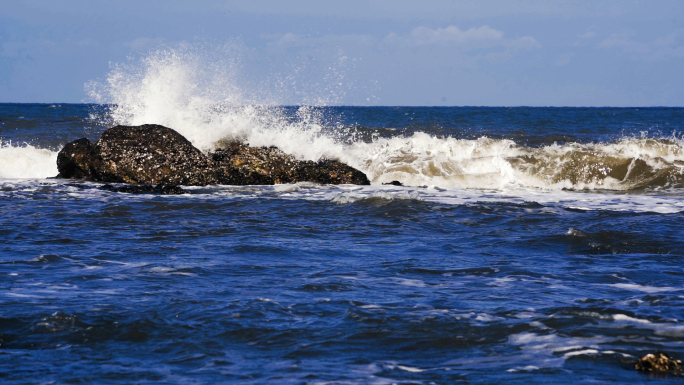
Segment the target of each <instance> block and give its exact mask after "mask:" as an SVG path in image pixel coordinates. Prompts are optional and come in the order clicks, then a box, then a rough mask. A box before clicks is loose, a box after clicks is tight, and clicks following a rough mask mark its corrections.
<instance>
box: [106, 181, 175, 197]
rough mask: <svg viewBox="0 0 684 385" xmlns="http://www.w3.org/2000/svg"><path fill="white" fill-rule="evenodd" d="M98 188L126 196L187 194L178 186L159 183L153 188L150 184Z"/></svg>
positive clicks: (107, 185)
mask: <svg viewBox="0 0 684 385" xmlns="http://www.w3.org/2000/svg"><path fill="white" fill-rule="evenodd" d="M100 188H101V189H103V190H109V191H113V192H121V193H128V194H160V195H179V194H186V193H187V191H185V190H183V189H182V188H180V187H179V186H175V185H167V184H161V183H160V184H158V185H156V186H153V185H151V184H129V185H124V186H112V185H111V184H106V185H103V186H102V187H100Z"/></svg>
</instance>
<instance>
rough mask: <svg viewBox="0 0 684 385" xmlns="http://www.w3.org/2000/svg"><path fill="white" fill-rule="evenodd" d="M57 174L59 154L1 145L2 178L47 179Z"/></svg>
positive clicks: (0, 163) (0, 169)
mask: <svg viewBox="0 0 684 385" xmlns="http://www.w3.org/2000/svg"><path fill="white" fill-rule="evenodd" d="M57 174H58V171H57V152H55V151H50V150H46V149H41V148H36V147H33V146H31V145H24V146H15V145H12V144H11V143H0V178H26V179H32V178H47V177H51V176H56V175H57Z"/></svg>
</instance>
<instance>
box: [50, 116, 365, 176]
mask: <svg viewBox="0 0 684 385" xmlns="http://www.w3.org/2000/svg"><path fill="white" fill-rule="evenodd" d="M223 147H224V148H221V149H218V150H216V151H215V152H213V153H210V154H204V153H202V152H201V151H200V150H199V149H197V148H195V147H194V146H193V145H192V144H191V143H190V142H189V141H188V140H187V139H185V137H183V136H182V135H180V134H179V133H178V132H176V131H174V130H172V129H170V128H168V127H164V126H160V125H151V124H148V125H142V126H116V127H113V128H110V129H108V130H107V131H105V132H104V134H102V137H101V138H100V139H99V140H98V141H97V143H95V145H93V144H91V143H90V142H89V141H88V140H87V139H79V140H76V141H74V142H71V143H69V144H67V145H66V146H65V147H64V149H62V151H60V153H59V155H58V160H57V168H58V170H59V175H58V177H61V178H86V179H91V180H95V181H101V182H111V183H131V184H147V185H167V186H168V185H170V186H177V185H186V186H205V185H208V184H224V185H270V184H279V183H296V182H305V181H306V182H316V183H326V184H364V185H367V184H370V181H369V180H368V178H367V177H366V175H365V174H364V173H362V172H361V171H359V170H356V169H354V168H352V167H350V166H347V165H346V164H344V163H341V162H339V161H336V160H329V159H324V160H321V161H318V162H313V161H300V160H298V159H296V158H295V157H293V156H291V155H288V154H285V153H284V152H282V151H281V150H279V149H278V148H276V147H250V146H248V145H246V144H243V143H240V142H228V143H225V145H224V146H223Z"/></svg>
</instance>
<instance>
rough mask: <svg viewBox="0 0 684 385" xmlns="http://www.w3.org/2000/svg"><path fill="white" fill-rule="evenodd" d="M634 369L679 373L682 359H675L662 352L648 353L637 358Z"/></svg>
mask: <svg viewBox="0 0 684 385" xmlns="http://www.w3.org/2000/svg"><path fill="white" fill-rule="evenodd" d="M634 369H636V370H641V371H644V372H659V373H681V372H682V361H681V360H675V359H673V358H671V357H670V356H668V355H667V354H665V353H663V352H656V353H649V354H646V355H645V356H643V357H641V358H639V361H637V363H636V365H634Z"/></svg>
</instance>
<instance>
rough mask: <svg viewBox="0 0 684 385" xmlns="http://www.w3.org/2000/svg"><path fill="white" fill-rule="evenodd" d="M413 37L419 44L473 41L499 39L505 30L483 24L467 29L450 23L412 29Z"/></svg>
mask: <svg viewBox="0 0 684 385" xmlns="http://www.w3.org/2000/svg"><path fill="white" fill-rule="evenodd" d="M411 37H412V38H413V39H414V41H415V43H417V44H437V43H459V44H464V43H471V42H483V41H498V40H501V39H503V32H501V31H499V30H497V29H494V28H491V27H489V26H487V25H483V26H482V27H479V28H470V29H468V30H466V31H463V30H461V29H460V28H458V27H456V26H454V25H450V26H448V27H446V28H437V29H431V28H428V27H418V28H415V29H414V30H413V31H411Z"/></svg>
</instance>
